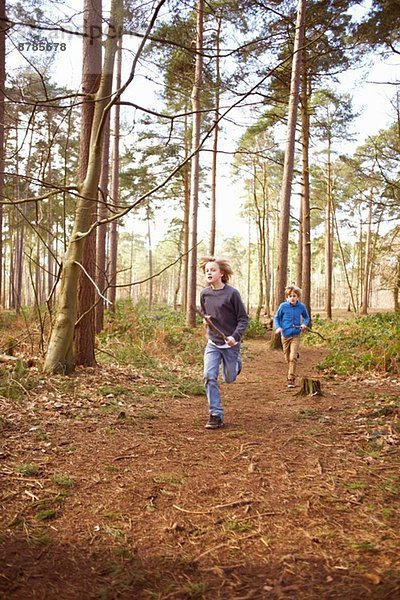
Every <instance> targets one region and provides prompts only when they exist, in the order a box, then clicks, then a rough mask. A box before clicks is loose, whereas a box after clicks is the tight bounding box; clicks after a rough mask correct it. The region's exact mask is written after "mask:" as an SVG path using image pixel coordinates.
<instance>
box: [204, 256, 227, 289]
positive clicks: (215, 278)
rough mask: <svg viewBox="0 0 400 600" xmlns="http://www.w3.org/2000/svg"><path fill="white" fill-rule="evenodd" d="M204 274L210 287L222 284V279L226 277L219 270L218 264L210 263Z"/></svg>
mask: <svg viewBox="0 0 400 600" xmlns="http://www.w3.org/2000/svg"><path fill="white" fill-rule="evenodd" d="M204 274H205V276H206V279H207V283H209V284H210V285H215V284H218V283H221V280H222V277H223V275H224V273H223V271H221V269H220V268H219V264H218V263H216V262H208V263H206V266H205V267H204Z"/></svg>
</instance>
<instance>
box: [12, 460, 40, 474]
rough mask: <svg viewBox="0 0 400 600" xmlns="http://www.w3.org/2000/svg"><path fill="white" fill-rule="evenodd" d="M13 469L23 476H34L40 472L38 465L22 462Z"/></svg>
mask: <svg viewBox="0 0 400 600" xmlns="http://www.w3.org/2000/svg"><path fill="white" fill-rule="evenodd" d="M15 471H16V472H17V473H19V474H20V475H23V476H24V477H35V476H36V475H39V474H40V467H39V466H38V465H35V464H32V463H24V464H22V465H19V466H18V467H16V469H15Z"/></svg>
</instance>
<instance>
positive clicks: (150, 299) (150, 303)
mask: <svg viewBox="0 0 400 600" xmlns="http://www.w3.org/2000/svg"><path fill="white" fill-rule="evenodd" d="M146 220H147V249H148V254H147V256H148V264H149V295H148V307H149V310H151V307H152V306H153V290H154V287H153V248H152V243H151V227H150V222H151V219H150V210H149V209H148V210H147V215H146Z"/></svg>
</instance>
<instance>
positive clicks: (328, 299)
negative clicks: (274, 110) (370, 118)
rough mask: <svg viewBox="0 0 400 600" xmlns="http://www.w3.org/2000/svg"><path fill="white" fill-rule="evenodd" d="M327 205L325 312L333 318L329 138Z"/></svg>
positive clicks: (328, 316) (327, 316)
mask: <svg viewBox="0 0 400 600" xmlns="http://www.w3.org/2000/svg"><path fill="white" fill-rule="evenodd" d="M326 169H327V172H326V206H325V312H326V318H327V319H332V270H333V228H332V222H333V209H332V174H331V146H330V140H328V162H327V166H326Z"/></svg>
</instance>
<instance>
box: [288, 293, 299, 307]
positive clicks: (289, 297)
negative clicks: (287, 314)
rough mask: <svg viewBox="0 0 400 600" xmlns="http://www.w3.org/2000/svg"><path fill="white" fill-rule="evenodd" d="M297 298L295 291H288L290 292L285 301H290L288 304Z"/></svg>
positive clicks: (294, 301) (294, 302)
mask: <svg viewBox="0 0 400 600" xmlns="http://www.w3.org/2000/svg"><path fill="white" fill-rule="evenodd" d="M298 299H299V297H298V295H297V294H296V292H290V294H289V295H288V297H287V301H288V302H290V304H296V302H297V300H298Z"/></svg>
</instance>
